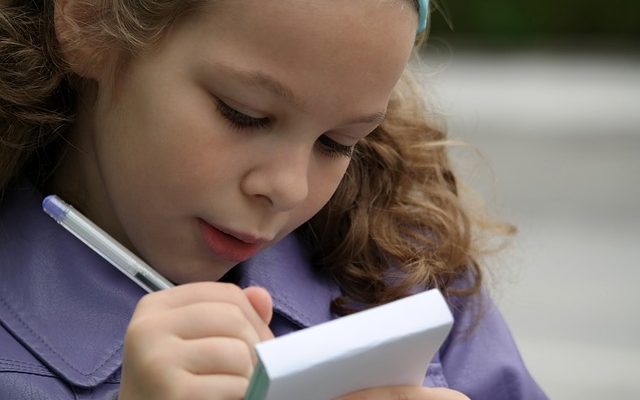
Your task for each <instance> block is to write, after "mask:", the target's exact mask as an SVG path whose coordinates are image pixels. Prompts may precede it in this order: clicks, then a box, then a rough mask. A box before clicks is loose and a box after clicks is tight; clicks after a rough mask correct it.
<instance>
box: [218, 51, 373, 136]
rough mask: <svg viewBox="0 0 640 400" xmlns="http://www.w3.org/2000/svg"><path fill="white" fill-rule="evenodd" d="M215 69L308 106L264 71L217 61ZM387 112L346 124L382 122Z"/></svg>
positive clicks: (296, 105)
mask: <svg viewBox="0 0 640 400" xmlns="http://www.w3.org/2000/svg"><path fill="white" fill-rule="evenodd" d="M212 67H213V69H214V70H217V71H220V72H222V73H224V74H225V75H227V76H231V77H232V78H233V79H236V80H238V81H240V82H242V83H244V84H247V85H249V86H257V87H260V88H265V89H267V90H268V91H270V92H272V93H274V94H275V95H277V96H278V97H281V98H283V99H285V100H286V101H287V102H289V103H291V104H292V105H294V106H295V107H297V108H299V109H301V110H306V109H308V107H307V106H306V104H305V102H304V101H303V100H302V99H301V98H300V97H299V96H297V95H296V94H295V93H294V92H293V90H291V89H289V88H288V87H287V86H286V85H285V84H284V83H282V82H280V81H279V80H277V79H276V78H275V77H273V76H271V75H268V74H266V73H264V72H263V71H258V70H250V69H241V68H237V67H235V66H231V65H229V64H225V63H220V62H217V63H215V64H213V65H212ZM385 116H386V113H385V112H383V111H378V112H374V113H372V114H370V115H366V116H363V117H359V118H355V119H354V120H352V121H349V122H348V123H346V124H344V125H352V124H359V123H367V124H377V125H378V124H381V123H382V121H384V119H385Z"/></svg>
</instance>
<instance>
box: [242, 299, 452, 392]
mask: <svg viewBox="0 0 640 400" xmlns="http://www.w3.org/2000/svg"><path fill="white" fill-rule="evenodd" d="M452 325H453V316H452V315H451V312H450V311H449V308H448V306H447V304H446V302H445V300H444V298H443V297H442V294H441V293H440V291H438V290H437V289H434V290H429V291H427V292H423V293H419V294H416V295H413V296H409V297H406V298H404V299H400V300H397V301H394V302H392V303H389V304H385V305H382V306H379V307H375V308H372V309H369V310H366V311H362V312H360V313H357V314H353V315H349V316H346V317H343V318H339V319H336V320H333V321H329V322H326V323H324V324H320V325H316V326H314V327H311V328H307V329H303V330H300V331H297V332H294V333H291V334H288V335H284V336H280V337H278V338H276V339H272V340H269V341H266V342H262V343H259V344H258V345H257V346H256V352H257V354H258V365H257V367H256V369H255V371H254V373H253V376H252V378H251V383H250V385H249V389H248V390H247V393H246V395H245V400H302V399H304V400H329V399H334V398H336V397H338V396H341V395H344V394H347V393H350V392H353V391H357V390H361V389H366V388H370V387H376V386H387V385H414V386H420V385H421V384H422V382H423V380H424V377H425V373H426V370H427V367H428V365H429V361H430V360H431V359H432V358H433V356H434V354H435V353H436V351H438V349H439V348H440V346H441V345H442V342H443V341H444V339H445V338H446V336H447V334H448V333H449V330H450V329H451V326H452Z"/></svg>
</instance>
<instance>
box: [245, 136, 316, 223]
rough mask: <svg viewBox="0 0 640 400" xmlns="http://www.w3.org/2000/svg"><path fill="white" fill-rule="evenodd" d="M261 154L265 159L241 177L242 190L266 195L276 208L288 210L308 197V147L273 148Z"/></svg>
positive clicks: (258, 195) (309, 159) (259, 195)
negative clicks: (273, 149)
mask: <svg viewBox="0 0 640 400" xmlns="http://www.w3.org/2000/svg"><path fill="white" fill-rule="evenodd" d="M301 147H302V146H301ZM259 158H260V159H261V161H262V162H260V163H259V164H258V165H256V166H255V167H254V168H252V169H251V170H250V171H249V172H248V173H247V174H246V175H245V176H244V178H243V181H242V190H243V191H244V192H245V193H246V194H247V195H249V196H252V197H256V198H264V199H265V200H266V201H267V202H268V203H269V205H270V206H271V207H272V208H273V209H274V210H275V211H289V210H291V209H294V208H295V207H297V206H298V205H300V204H301V203H303V202H304V201H305V200H306V199H307V196H308V195H309V168H310V161H311V151H310V150H309V149H307V148H304V149H303V148H298V149H296V150H295V151H290V152H286V153H285V152H280V151H279V152H272V153H271V154H270V155H268V156H267V157H264V158H263V157H259Z"/></svg>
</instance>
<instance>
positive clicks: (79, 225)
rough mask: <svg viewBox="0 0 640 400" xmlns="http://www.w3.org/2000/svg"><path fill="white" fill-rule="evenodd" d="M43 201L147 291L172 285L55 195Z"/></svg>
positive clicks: (64, 223) (61, 221)
mask: <svg viewBox="0 0 640 400" xmlns="http://www.w3.org/2000/svg"><path fill="white" fill-rule="evenodd" d="M43 204H44V208H45V211H46V212H47V213H48V214H49V215H51V216H52V217H53V218H54V219H55V220H56V221H57V222H58V223H59V224H60V225H62V226H63V227H64V228H66V229H67V230H68V231H69V232H71V233H72V234H73V235H74V236H75V237H77V238H78V239H80V241H82V242H83V243H84V244H86V245H87V246H89V248H91V249H92V250H93V251H95V252H96V253H98V254H99V255H100V256H102V257H103V258H104V259H105V260H107V261H109V262H110V263H111V264H112V265H113V266H114V267H116V268H118V269H119V270H120V271H121V272H122V273H124V274H125V275H127V276H128V277H129V278H130V279H131V280H133V281H134V282H136V283H137V284H138V285H139V286H140V287H142V288H143V289H145V290H146V291H147V292H156V291H158V290H162V289H168V288H171V287H173V284H172V283H171V282H169V281H168V280H167V279H166V278H164V277H163V276H162V275H160V274H159V273H158V272H156V271H155V270H154V269H153V268H151V267H150V266H149V265H148V264H146V263H145V262H144V261H143V260H142V259H140V258H139V257H138V256H136V255H135V254H133V253H132V252H131V251H130V250H129V249H127V248H126V247H124V246H123V245H122V244H120V243H118V241H116V240H115V239H113V238H112V237H111V236H110V235H109V234H108V233H106V232H105V231H104V230H102V229H101V228H100V227H99V226H97V225H96V224H94V223H93V222H92V221H91V220H90V219H88V218H87V217H85V216H84V215H82V214H81V213H80V212H78V211H77V210H76V209H75V208H73V207H72V206H70V205H69V204H67V203H65V202H64V201H62V200H61V199H59V198H58V197H57V196H49V197H48V198H47V199H45V201H44V202H43Z"/></svg>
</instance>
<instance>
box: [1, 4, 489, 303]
mask: <svg viewBox="0 0 640 400" xmlns="http://www.w3.org/2000/svg"><path fill="white" fill-rule="evenodd" d="M411 1H412V2H413V3H414V5H415V6H416V7H417V1H416V0H411ZM203 2H204V1H203V0H165V1H162V2H160V1H157V0H112V1H106V0H82V1H81V2H80V4H79V6H78V8H77V13H75V14H74V18H75V20H74V21H73V22H74V23H75V26H76V27H77V29H78V31H79V32H81V36H82V37H83V38H85V39H86V38H90V40H91V42H92V44H94V45H95V46H96V48H98V49H100V48H102V49H106V48H114V47H115V48H118V49H122V50H123V52H124V54H125V55H126V56H127V57H129V59H131V58H132V57H135V56H136V54H138V52H140V51H141V50H142V49H144V48H146V47H147V46H150V45H153V44H154V43H157V42H158V41H159V40H160V39H161V37H162V35H163V33H164V32H165V31H167V28H168V27H169V26H170V25H171V24H172V23H174V22H175V21H176V20H177V18H179V17H182V16H184V15H186V14H188V13H190V12H191V11H193V10H195V9H196V8H197V7H198V6H199V5H201V4H202V3H203ZM55 3H56V1H32V0H3V1H2V3H1V5H0V192H1V191H2V190H3V189H4V188H5V187H7V185H8V184H9V182H10V181H11V180H12V179H14V178H15V177H17V176H19V175H21V174H24V173H26V172H29V173H30V174H31V176H32V178H33V177H35V178H34V179H35V180H36V181H37V182H36V183H38V184H43V182H45V181H46V180H47V179H48V177H50V175H51V173H52V170H53V169H54V166H55V163H56V161H57V159H58V158H59V154H58V153H59V150H60V149H62V148H64V147H65V133H66V132H67V131H68V129H69V127H70V125H71V124H72V123H73V121H74V118H75V109H76V97H77V96H76V90H75V89H74V87H75V85H76V84H77V80H78V79H79V78H78V77H77V76H74V74H73V73H72V72H71V68H70V66H69V65H68V64H67V63H66V61H65V60H64V57H63V56H62V54H61V51H60V48H59V46H58V43H57V41H56V35H55V30H54V21H53V19H54V7H55ZM83 10H84V12H83ZM425 38H426V34H421V35H419V37H418V38H417V43H418V44H419V43H420V42H422V41H423V40H424V39H425ZM100 46H101V47H100ZM125 62H126V60H125ZM415 88H416V85H415V83H413V81H412V79H411V76H410V74H409V73H408V72H405V74H404V75H403V77H402V78H401V81H400V82H399V84H398V86H397V87H396V89H395V91H394V94H393V96H392V99H391V101H390V104H389V107H388V115H387V118H386V120H385V122H384V123H383V124H382V125H381V126H380V127H379V128H378V129H376V130H375V131H374V132H373V133H372V134H371V135H369V136H368V137H367V138H366V139H365V140H362V141H361V142H360V143H359V144H358V145H357V146H356V150H355V152H354V156H353V160H352V162H351V164H350V166H349V169H348V171H347V173H346V175H345V177H344V179H343V181H342V182H341V184H340V186H339V188H338V190H337V192H336V193H335V194H334V196H333V197H332V198H331V200H330V202H329V203H328V204H327V205H326V206H325V207H324V208H323V209H322V210H321V211H320V212H319V213H318V214H317V215H316V216H315V217H313V218H312V220H310V221H309V222H308V223H307V224H305V225H304V226H302V227H301V228H300V229H299V231H300V232H301V233H302V236H303V237H304V238H306V239H307V240H308V241H309V246H310V248H311V249H312V250H313V252H314V255H315V262H316V264H317V265H318V267H319V268H323V269H324V270H326V271H327V272H328V273H330V274H331V275H332V276H333V278H334V279H335V280H336V281H337V282H338V284H339V286H340V287H341V289H342V296H341V297H340V298H338V299H336V300H335V301H334V303H333V306H334V310H335V311H336V312H338V313H340V314H345V313H348V312H351V311H353V310H354V309H356V308H358V307H368V306H373V305H377V304H381V303H385V302H388V301H391V300H394V299H396V298H399V297H402V296H405V295H407V294H409V293H411V292H412V291H414V290H419V289H423V288H431V287H437V288H440V289H441V290H442V291H444V292H445V294H449V295H452V294H456V295H470V294H473V293H476V292H477V291H478V290H479V288H480V285H481V281H482V274H481V271H480V269H479V267H478V264H477V263H476V261H475V260H476V259H477V256H478V254H479V249H478V248H476V246H474V241H473V240H472V225H473V223H472V216H471V215H470V213H469V211H468V210H467V209H466V208H465V207H464V206H463V205H462V203H461V201H460V196H459V195H458V184H457V182H456V178H455V176H454V174H453V172H452V169H451V167H450V163H449V161H448V158H447V144H448V141H447V139H446V134H445V133H444V132H443V130H441V129H436V128H435V127H434V126H432V124H431V123H429V120H428V118H427V114H426V112H425V107H424V104H423V102H422V101H421V96H419V94H418V93H417V92H416V90H415ZM461 278H463V279H461ZM461 280H463V281H464V282H466V285H465V286H463V287H462V288H460V287H459V285H455V287H456V289H455V290H454V289H453V287H454V285H453V284H454V283H455V282H459V281H461ZM354 305H357V307H354Z"/></svg>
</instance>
